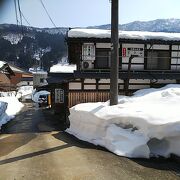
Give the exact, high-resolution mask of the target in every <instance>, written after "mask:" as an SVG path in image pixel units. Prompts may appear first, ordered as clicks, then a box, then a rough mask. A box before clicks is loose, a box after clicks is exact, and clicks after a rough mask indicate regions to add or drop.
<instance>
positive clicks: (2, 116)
mask: <svg viewBox="0 0 180 180" xmlns="http://www.w3.org/2000/svg"><path fill="white" fill-rule="evenodd" d="M23 106H24V105H23V104H22V103H21V102H19V101H18V99H17V98H16V97H15V96H6V97H0V129H1V126H2V125H3V124H5V123H7V122H8V121H9V120H11V119H12V118H14V116H15V115H16V114H17V113H18V112H19V111H20V110H21V109H22V107H23Z"/></svg>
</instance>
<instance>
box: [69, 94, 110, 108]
mask: <svg viewBox="0 0 180 180" xmlns="http://www.w3.org/2000/svg"><path fill="white" fill-rule="evenodd" d="M107 100H109V92H108V91H96V92H92V91H89V92H88V91H87V92H86V91H74V92H73V91H71V92H69V93H68V106H69V107H72V106H74V105H76V104H79V103H87V102H105V101H107Z"/></svg>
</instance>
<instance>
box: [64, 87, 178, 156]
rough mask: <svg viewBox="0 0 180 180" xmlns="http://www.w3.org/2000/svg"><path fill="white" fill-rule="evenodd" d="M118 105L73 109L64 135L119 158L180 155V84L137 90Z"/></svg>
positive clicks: (91, 104) (101, 104)
mask: <svg viewBox="0 0 180 180" xmlns="http://www.w3.org/2000/svg"><path fill="white" fill-rule="evenodd" d="M118 102H119V103H118V105H116V106H109V102H106V103H101V102H99V103H85V104H79V105H76V106H74V107H72V108H71V109H70V112H71V114H70V123H71V125H70V128H69V129H68V130H67V132H68V133H70V134H73V135H75V136H76V137H78V138H79V139H82V140H84V141H88V142H90V143H93V144H95V145H101V146H104V147H106V148H107V149H109V150H110V151H112V152H114V153H115V154H117V155H120V156H126V157H134V158H135V157H142V158H149V157H151V156H164V157H169V156H170V154H171V153H173V154H176V155H178V156H180V110H179V109H180V85H167V86H165V87H163V88H160V89H145V90H139V91H137V92H136V93H135V94H134V96H132V97H126V96H119V101H118Z"/></svg>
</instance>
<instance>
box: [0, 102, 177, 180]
mask: <svg viewBox="0 0 180 180" xmlns="http://www.w3.org/2000/svg"><path fill="white" fill-rule="evenodd" d="M58 129H59V126H58V124H57V122H56V121H55V120H53V119H52V116H51V114H50V112H46V113H45V114H43V113H42V110H39V109H37V108H35V107H34V106H33V105H32V104H30V103H29V104H26V106H25V107H24V108H23V111H22V112H21V113H20V114H19V115H18V116H17V117H16V118H15V119H14V120H12V121H11V122H9V123H8V124H7V125H5V126H4V127H3V129H2V133H1V134H0V179H3V180H15V179H16V180H19V179H20V180H21V179H25V180H32V179H33V180H36V179H38V180H41V179H43V180H46V179H48V180H56V179H57V180H61V179H67V180H70V179H90V180H92V179H93V180H94V179H107V180H109V179H123V180H126V179H128V180H129V179H158V180H161V179H163V180H165V179H168V180H170V179H172V180H174V179H180V177H179V176H178V174H180V168H179V167H180V166H179V165H178V164H177V163H175V162H171V161H170V160H142V159H134V160H130V159H127V158H123V157H119V156H116V155H114V154H112V153H110V152H108V151H106V150H104V149H103V148H99V147H96V146H94V145H91V144H89V143H86V142H82V141H80V140H78V139H76V138H74V137H72V136H71V135H68V134H66V133H63V132H59V131H58ZM178 168H179V169H178Z"/></svg>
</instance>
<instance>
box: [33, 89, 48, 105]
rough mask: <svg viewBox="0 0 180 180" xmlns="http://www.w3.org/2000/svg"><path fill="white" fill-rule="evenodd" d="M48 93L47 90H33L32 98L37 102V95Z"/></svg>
mask: <svg viewBox="0 0 180 180" xmlns="http://www.w3.org/2000/svg"><path fill="white" fill-rule="evenodd" d="M48 94H50V92H48V91H39V92H36V91H35V92H33V95H32V100H33V101H34V102H36V103H38V102H39V96H41V95H48Z"/></svg>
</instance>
